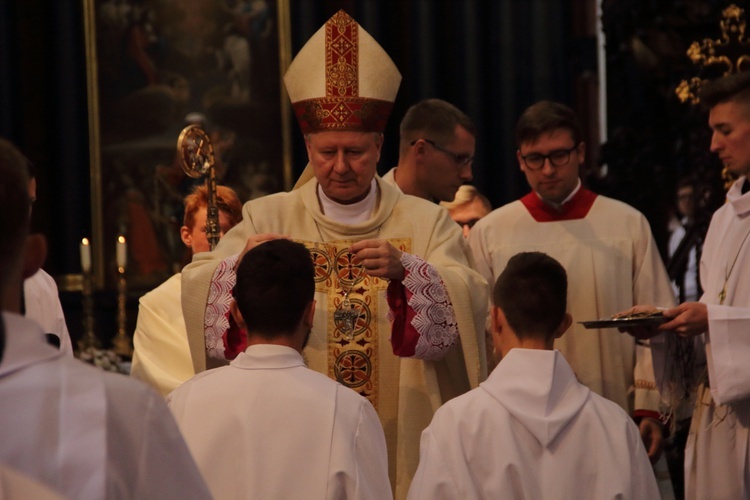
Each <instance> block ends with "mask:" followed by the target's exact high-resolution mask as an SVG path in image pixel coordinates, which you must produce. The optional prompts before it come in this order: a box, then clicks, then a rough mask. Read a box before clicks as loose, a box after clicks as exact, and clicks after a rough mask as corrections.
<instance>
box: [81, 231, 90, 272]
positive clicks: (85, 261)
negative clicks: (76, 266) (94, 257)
mask: <svg viewBox="0 0 750 500" xmlns="http://www.w3.org/2000/svg"><path fill="white" fill-rule="evenodd" d="M81 270H82V271H83V272H84V273H88V272H89V271H91V245H90V244H89V240H88V238H84V239H82V240H81Z"/></svg>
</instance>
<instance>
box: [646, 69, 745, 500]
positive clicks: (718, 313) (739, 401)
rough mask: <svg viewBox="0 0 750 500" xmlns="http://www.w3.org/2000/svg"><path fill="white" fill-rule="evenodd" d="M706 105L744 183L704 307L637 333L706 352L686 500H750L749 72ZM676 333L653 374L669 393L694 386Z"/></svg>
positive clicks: (712, 90) (705, 276) (729, 209)
mask: <svg viewBox="0 0 750 500" xmlns="http://www.w3.org/2000/svg"><path fill="white" fill-rule="evenodd" d="M701 102H702V103H704V104H705V105H706V106H708V107H709V109H710V111H709V117H708V124H709V126H710V127H711V129H712V130H713V136H712V138H711V151H713V152H714V153H716V154H717V155H719V158H720V159H721V161H722V162H723V163H724V166H725V167H726V168H727V170H729V172H731V173H733V174H735V175H737V176H739V178H738V179H737V181H736V182H735V183H734V184H733V185H732V187H731V188H730V189H729V192H728V193H727V203H726V204H724V205H723V206H722V207H721V208H719V210H717V211H716V213H714V215H713V218H712V219H711V224H710V225H709V227H708V233H707V234H706V240H705V242H704V244H703V252H702V253H701V260H700V266H699V267H700V281H701V287H702V288H703V291H704V292H703V295H702V296H701V298H700V301H699V302H684V303H682V304H680V305H678V306H677V307H675V308H672V309H668V310H666V311H664V315H665V316H667V317H668V318H670V319H671V321H669V322H667V323H664V324H663V325H661V326H659V328H658V330H654V329H651V330H641V331H633V332H632V333H634V334H636V335H638V336H639V337H649V336H653V335H655V334H657V333H662V332H673V333H676V334H677V335H681V336H683V337H693V338H695V339H696V343H697V347H698V352H699V353H700V354H703V353H704V352H705V362H706V363H707V370H706V367H705V366H701V365H700V364H699V363H697V364H696V368H697V370H696V371H695V373H694V374H693V375H694V376H695V377H696V378H700V380H699V385H698V394H697V398H698V403H697V404H696V407H695V411H694V412H693V419H692V424H691V428H690V434H689V436H688V441H687V447H686V449H685V495H686V498H689V499H692V498H712V499H730V498H732V499H733V498H750V364H749V363H748V360H749V359H750V357H749V356H748V353H750V335H749V333H750V279H748V273H750V181H749V180H748V178H750V72H741V73H738V74H735V75H732V76H728V77H724V78H721V79H719V80H715V81H714V82H712V83H710V84H709V85H707V86H706V87H704V89H703V91H702V92H701ZM652 304H656V305H661V304H659V303H653V302H652ZM651 308H652V306H639V307H637V308H635V309H634V310H636V311H639V310H648V309H651ZM673 333H667V334H666V335H659V336H657V337H654V338H653V339H652V341H651V344H652V345H653V346H654V363H655V371H656V373H657V374H659V375H661V374H662V373H664V374H666V375H667V376H666V377H665V380H663V381H660V387H662V388H663V389H664V390H668V389H670V388H672V389H673V388H674V386H673V385H672V383H677V384H678V388H682V386H683V385H684V384H686V383H687V384H690V383H691V382H692V381H690V380H687V381H686V380H684V376H681V375H682V374H681V373H680V372H681V371H682V370H681V368H682V364H681V363H679V362H678V361H677V360H675V359H673V358H672V357H671V356H672V355H673V352H674V348H673V345H674V344H673V342H672V341H673V340H674V339H673V338H671V335H672V334H673ZM704 347H705V349H704ZM698 359H700V357H699V358H698ZM701 375H702V376H701ZM666 396H667V398H669V399H672V397H671V396H670V395H669V394H667V395H666Z"/></svg>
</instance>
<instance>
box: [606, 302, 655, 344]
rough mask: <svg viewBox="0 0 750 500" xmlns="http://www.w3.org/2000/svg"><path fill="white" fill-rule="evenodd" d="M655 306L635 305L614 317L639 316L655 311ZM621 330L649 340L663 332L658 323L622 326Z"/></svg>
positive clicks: (639, 338) (640, 338)
mask: <svg viewBox="0 0 750 500" xmlns="http://www.w3.org/2000/svg"><path fill="white" fill-rule="evenodd" d="M656 309H657V308H656V307H654V306H644V305H638V306H633V307H631V308H630V309H627V310H625V311H622V312H619V313H617V314H615V315H614V316H613V318H623V317H628V316H639V315H646V314H649V313H653V312H654V311H656ZM618 330H619V331H621V332H624V333H628V334H630V335H632V336H633V337H635V338H637V339H638V340H647V339H650V338H651V337H655V336H657V335H659V334H660V333H661V331H659V329H658V328H657V326H656V325H642V326H627V327H626V326H621V327H619V328H618Z"/></svg>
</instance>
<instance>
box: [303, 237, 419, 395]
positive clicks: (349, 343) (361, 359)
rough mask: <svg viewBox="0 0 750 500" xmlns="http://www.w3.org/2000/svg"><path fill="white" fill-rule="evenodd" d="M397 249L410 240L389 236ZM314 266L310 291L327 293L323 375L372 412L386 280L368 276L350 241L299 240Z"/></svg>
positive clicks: (386, 334) (384, 334)
mask: <svg viewBox="0 0 750 500" xmlns="http://www.w3.org/2000/svg"><path fill="white" fill-rule="evenodd" d="M387 241H388V242H389V243H391V244H392V245H393V246H394V247H396V248H398V249H399V250H401V251H402V252H407V253H408V252H409V251H410V250H411V244H410V240H409V239H388V240H387ZM300 243H302V244H304V245H305V246H306V247H307V248H308V250H310V254H311V256H312V260H313V265H314V266H315V291H316V292H322V293H325V294H326V295H327V300H328V310H329V312H330V311H331V310H333V311H334V313H333V314H327V315H326V316H327V321H328V324H327V327H326V330H327V332H328V336H327V344H328V345H327V347H328V376H329V377H331V378H332V379H334V380H336V381H338V382H339V383H340V384H342V385H344V386H346V387H349V388H350V389H352V390H354V391H355V392H357V393H359V394H360V395H362V396H364V397H366V398H367V399H368V400H369V401H370V403H372V405H373V406H374V407H375V409H376V410H377V408H378V401H379V394H378V389H379V387H378V385H379V384H378V380H379V378H380V373H379V367H380V363H379V361H380V360H379V349H380V347H381V345H380V342H381V341H383V339H385V341H386V342H387V341H388V339H389V337H390V331H386V332H381V331H379V326H380V323H379V322H378V317H379V316H378V293H380V292H383V291H385V290H386V289H387V288H388V280H385V279H381V278H376V277H374V276H369V275H368V274H367V273H366V272H365V270H364V268H363V267H362V265H361V264H355V263H354V262H353V260H352V259H353V257H354V255H353V254H352V253H351V252H349V248H350V247H351V245H352V243H354V241H352V240H336V241H330V242H325V243H323V242H311V241H300Z"/></svg>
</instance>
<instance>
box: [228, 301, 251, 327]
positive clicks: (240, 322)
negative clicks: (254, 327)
mask: <svg viewBox="0 0 750 500" xmlns="http://www.w3.org/2000/svg"><path fill="white" fill-rule="evenodd" d="M229 312H231V313H232V317H233V318H234V321H235V323H237V326H239V327H240V328H242V329H243V330H247V325H246V324H245V318H243V317H242V313H241V312H240V308H239V307H238V306H237V301H236V300H234V299H232V302H230V303H229Z"/></svg>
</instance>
